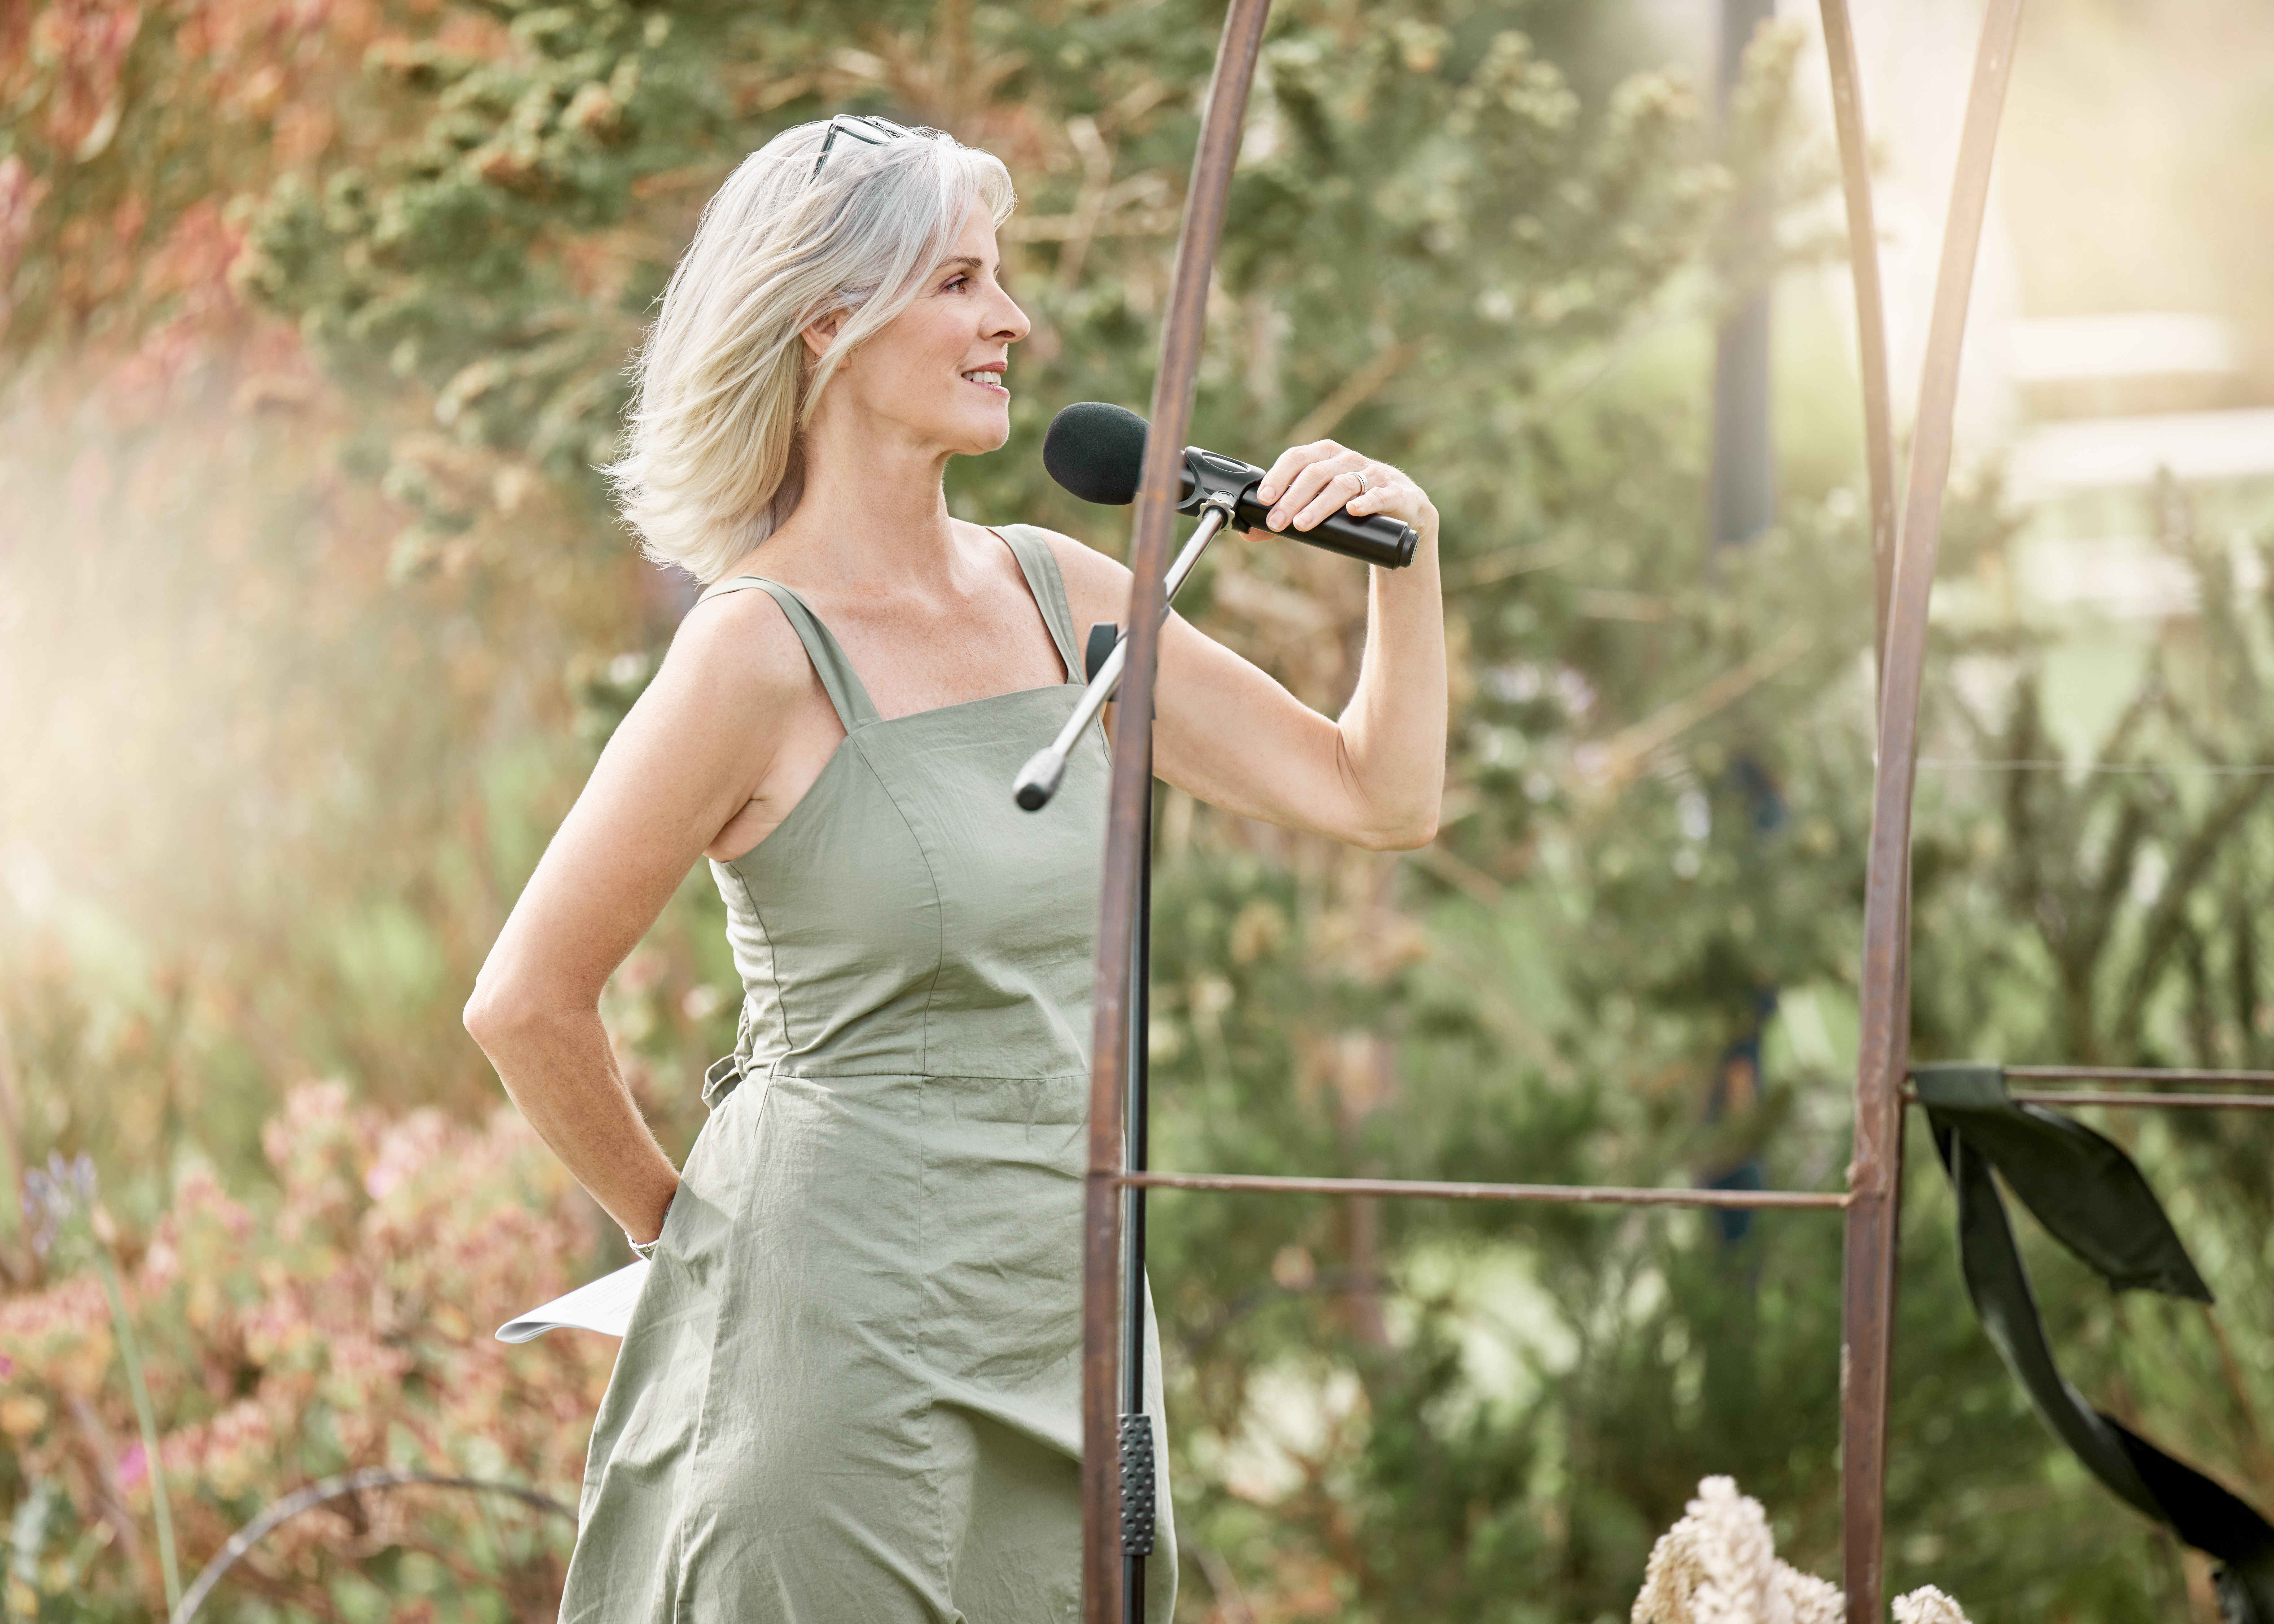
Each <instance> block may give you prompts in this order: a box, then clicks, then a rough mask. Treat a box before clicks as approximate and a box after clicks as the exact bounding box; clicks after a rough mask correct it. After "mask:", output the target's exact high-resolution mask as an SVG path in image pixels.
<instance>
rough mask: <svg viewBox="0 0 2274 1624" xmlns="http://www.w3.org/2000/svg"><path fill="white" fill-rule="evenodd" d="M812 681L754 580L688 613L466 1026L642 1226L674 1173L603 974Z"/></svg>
mask: <svg viewBox="0 0 2274 1624" xmlns="http://www.w3.org/2000/svg"><path fill="white" fill-rule="evenodd" d="M813 682H814V678H813V674H812V668H811V667H810V665H808V663H807V661H806V658H805V655H804V652H803V650H802V649H801V648H800V647H799V645H798V642H797V639H796V636H795V635H794V633H792V632H791V631H790V629H789V628H788V626H787V623H786V622H785V621H784V620H782V618H781V615H780V613H779V611H778V610H776V609H775V608H774V606H773V605H772V601H771V600H767V599H765V597H764V594H763V593H758V592H742V593H736V594H734V595H731V596H728V597H724V598H717V599H714V600H712V602H711V603H709V604H707V605H704V606H703V607H702V608H701V609H699V610H698V611H697V612H696V613H693V614H690V615H689V617H688V620H687V622H686V623H685V625H683V626H682V627H681V629H680V633H679V635H678V636H677V637H676V638H675V639H674V641H673V643H672V646H671V651H670V653H669V654H668V656H666V658H665V660H664V663H663V668H662V670H661V671H659V672H658V673H656V678H655V680H654V681H653V682H652V683H651V684H650V685H649V686H648V689H647V691H646V692H645V693H644V694H643V695H640V698H639V702H638V703H636V704H635V705H634V706H633V707H632V709H631V711H630V714H629V715H628V716H626V717H625V718H624V720H623V723H622V725H621V726H619V727H618V728H617V729H616V732H615V735H614V738H612V739H611V740H610V741H608V747H607V748H606V750H604V751H603V752H602V753H601V756H600V760H599V764H598V765H597V766H596V767H594V768H593V770H592V776H591V780H590V781H589V782H587V783H586V785H585V786H584V793H582V794H581V795H579V796H578V797H577V798H576V806H575V807H574V808H571V809H570V811H569V816H568V818H567V820H566V821H565V822H563V823H562V824H561V830H560V832H559V833H557V834H556V835H554V836H553V843H552V845H551V846H548V847H546V853H545V856H544V858H543V860H542V861H539V862H538V866H537V872H536V873H535V874H534V875H533V876H531V878H530V882H529V884H528V886H527V887H526V888H525V889H524V890H523V891H522V893H521V897H520V899H519V900H518V901H517V902H516V903H515V904H514V909H513V914H512V916H511V917H510V918H508V920H507V921H506V924H505V929H504V930H503V931H502V932H501V933H500V934H499V936H498V939H497V944H496V945H495V946H493V948H491V950H490V955H489V959H488V960H487V962H486V963H485V964H484V965H483V966H482V971H481V974H480V976H479V977H478V979H477V980H476V981H475V983H474V991H473V996H472V997H471V998H470V999H469V1000H468V1001H467V1004H466V1015H465V1019H466V1030H467V1031H469V1032H470V1033H471V1034H473V1036H474V1041H476V1042H478V1043H479V1044H480V1045H481V1046H482V1049H483V1052H484V1053H486V1054H487V1055H488V1056H489V1057H490V1061H491V1064H493V1065H495V1066H496V1068H497V1072H498V1076H499V1078H500V1079H501V1080H502V1081H503V1082H504V1084H505V1087H506V1092H507V1093H508V1094H510V1095H511V1096H512V1097H513V1101H514V1103H515V1104H516V1106H518V1107H519V1108H520V1109H521V1112H522V1114H523V1116H526V1117H527V1118H528V1119H529V1121H530V1124H531V1126H532V1127H534V1128H535V1129H536V1130H537V1132H538V1137H540V1138H541V1139H544V1140H545V1142H546V1144H547V1145H548V1146H550V1147H552V1148H553V1154H555V1155H557V1156H559V1157H560V1158H561V1162H563V1163H564V1164H566V1166H567V1167H568V1169H569V1172H570V1173H571V1174H572V1175H574V1176H575V1177H576V1181H577V1182H578V1183H579V1184H583V1185H584V1188H585V1189H586V1190H588V1191H590V1192H591V1193H592V1196H593V1199H596V1200H598V1201H599V1203H600V1205H601V1206H602V1207H606V1209H607V1211H608V1214H609V1215H610V1216H611V1217H613V1218H614V1219H615V1221H616V1222H618V1223H620V1224H621V1225H622V1226H623V1228H624V1231H625V1233H626V1234H628V1235H629V1236H630V1237H633V1238H634V1239H636V1240H640V1241H646V1240H651V1239H652V1238H654V1237H655V1236H656V1235H657V1234H658V1233H659V1231H660V1230H661V1229H662V1227H663V1214H664V1209H665V1208H666V1207H668V1206H669V1205H670V1204H671V1198H672V1195H673V1193H674V1192H675V1191H676V1190H677V1189H678V1187H679V1176H678V1173H677V1172H676V1171H675V1170H674V1169H673V1167H672V1165H671V1162H670V1159H669V1158H668V1157H666V1155H665V1154H663V1151H662V1149H661V1147H659V1146H658V1145H657V1143H656V1141H655V1136H654V1135H653V1134H652V1133H651V1132H649V1130H648V1126H647V1124H646V1122H645V1121H644V1119H643V1118H642V1117H641V1116H640V1113H639V1108H638V1106H637V1105H636V1103H635V1102H634V1101H633V1099H632V1096H631V1091H630V1089H629V1087H627V1086H626V1085H625V1083H624V1079H623V1077H622V1075H621V1072H619V1071H618V1070H617V1068H616V1063H615V1056H614V1052H613V1050H612V1049H611V1048H610V1046H609V1042H608V1034H607V1033H606V1030H605V1029H604V1028H603V1027H602V1026H601V1024H600V1012H599V1001H600V992H601V989H603V988H604V987H605V986H606V984H607V980H608V977H609V976H611V975H612V974H614V973H615V969H616V966H618V965H620V964H621V963H622V962H623V961H624V959H625V956H626V955H628V954H629V952H630V951H632V949H633V948H634V947H636V945H638V943H639V940H640V938H641V937H642V936H644V935H646V934H647V930H648V928H649V927H650V926H651V925H652V924H654V922H655V920H656V916H657V915H658V914H660V913H662V911H663V907H664V904H665V903H666V902H667V901H669V900H670V898H671V895H672V893H673V892H674V891H676V890H677V889H678V887H679V883H680V882H681V880H683V879H685V878H686V877H687V871H688V869H689V868H692V867H693V866H694V864H695V861H696V860H697V858H698V857H699V856H701V855H702V853H703V851H704V847H705V846H709V845H711V844H712V841H713V840H714V839H715V838H718V836H719V831H721V830H722V829H724V828H725V827H726V826H727V823H729V822H730V821H731V820H733V819H734V817H735V816H737V815H738V814H740V813H742V810H743V808H745V807H746V806H748V805H749V802H750V801H751V800H752V798H753V796H754V795H755V794H756V793H757V788H758V786H759V784H760V782H761V781H762V780H763V778H764V775H765V771H766V770H767V768H768V765H769V763H770V750H769V748H768V741H778V740H779V738H780V737H781V736H782V733H783V731H784V726H785V723H786V721H787V718H789V717H790V715H791V714H792V711H793V708H794V706H796V705H797V704H798V703H799V702H800V701H802V700H806V699H807V698H808V690H809V688H811V686H812V685H813Z"/></svg>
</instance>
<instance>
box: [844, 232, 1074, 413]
mask: <svg viewBox="0 0 2274 1624" xmlns="http://www.w3.org/2000/svg"><path fill="white" fill-rule="evenodd" d="M1000 264H1001V258H1000V256H999V255H998V253H997V252H996V247H995V226H994V222H992V221H991V220H990V218H989V217H988V215H987V214H986V212H985V211H984V210H982V209H979V208H974V209H973V210H972V211H971V212H970V214H968V215H966V216H965V218H964V222H963V229H962V230H961V231H960V233H959V234H958V235H957V237H956V239H955V242H954V244H953V246H951V247H950V248H949V249H948V251H947V253H946V255H945V257H944V258H943V259H941V260H940V262H939V263H938V264H937V265H936V266H935V267H932V270H931V274H930V278H929V280H928V281H927V282H926V283H925V286H924V288H923V290H922V292H920V293H919V294H917V295H916V298H915V303H914V304H913V305H909V306H908V307H907V309H906V310H905V311H902V312H900V315H898V316H896V317H894V318H893V319H892V321H891V322H889V323H888V324H886V325H885V327H881V328H879V329H878V330H877V333H876V335H874V336H873V337H871V338H870V339H869V340H868V341H867V342H864V343H862V345H861V346H860V347H859V348H858V349H856V350H855V351H854V352H853V353H852V354H851V355H849V356H847V357H846V358H845V361H844V363H843V364H842V365H841V366H840V368H839V370H838V373H837V376H836V377H835V378H834V379H832V380H831V381H830V384H829V390H828V393H829V395H837V394H838V392H839V391H840V390H842V391H843V392H844V398H843V399H842V400H841V401H840V402H830V401H828V400H827V398H826V397H825V400H824V404H823V408H822V410H824V411H828V410H830V408H831V406H832V404H833V405H837V406H838V407H839V408H840V410H841V409H842V408H844V407H855V408H856V409H857V412H858V416H859V417H861V418H865V419H866V422H865V423H864V424H863V425H862V426H863V428H864V429H865V430H866V431H867V432H878V431H882V432H885V433H887V434H890V433H892V431H894V430H898V431H899V434H898V435H896V436H894V437H895V438H900V437H905V439H906V440H907V441H908V442H909V443H912V444H915V445H918V446H922V447H924V448H926V449H930V450H940V451H946V452H950V453H953V454H955V455H964V456H969V455H976V454H978V453H980V452H984V451H993V450H995V449H996V448H997V447H999V446H1001V445H1002V444H1003V442H1004V441H1005V440H1008V439H1009V438H1010V437H1011V391H1010V390H1009V388H1008V387H1005V381H1004V380H1005V365H1006V364H1007V362H1008V359H1009V356H1010V351H1011V346H1012V345H1013V344H1015V343H1017V342H1019V341H1020V339H1022V338H1024V337H1026V335H1027V331H1028V327H1029V326H1030V325H1031V324H1029V323H1028V320H1027V317H1026V313H1025V312H1022V311H1021V310H1020V308H1019V307H1018V306H1017V305H1014V304H1013V303H1012V301H1011V296H1010V295H1009V294H1007V293H1005V292H1004V291H1003V285H1002V283H1001V282H998V281H997V280H996V272H997V270H998V267H999V266H1000Z"/></svg>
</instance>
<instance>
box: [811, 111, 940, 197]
mask: <svg viewBox="0 0 2274 1624" xmlns="http://www.w3.org/2000/svg"><path fill="white" fill-rule="evenodd" d="M914 134H915V131H913V130H911V129H909V128H908V127H907V125H906V124H894V123H893V122H892V120H891V119H889V118H878V117H876V116H875V115H874V114H870V113H840V114H838V115H837V117H834V118H832V119H831V120H830V121H829V133H828V134H827V135H826V136H825V137H823V138H822V142H821V153H820V155H819V156H818V157H817V158H815V159H814V161H813V173H812V174H810V175H809V176H807V177H805V178H806V180H807V182H808V183H809V184H810V183H811V182H813V181H816V180H818V179H819V178H820V177H821V166H822V165H823V164H825V163H826V162H829V149H830V148H831V147H834V146H835V145H837V138H838V137H839V136H840V135H842V136H845V137H847V138H848V139H852V140H855V141H859V142H860V143H861V144H862V146H864V147H882V146H884V145H885V143H886V142H887V141H897V140H899V139H900V138H901V137H902V136H904V135H914Z"/></svg>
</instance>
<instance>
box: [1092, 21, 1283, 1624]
mask: <svg viewBox="0 0 2274 1624" xmlns="http://www.w3.org/2000/svg"><path fill="white" fill-rule="evenodd" d="M1270 11H1271V0H1231V5H1230V7H1229V8H1228V9H1227V10H1226V11H1225V13H1224V36H1223V39H1222V40H1221V41H1219V42H1218V44H1217V47H1216V71H1215V74H1214V76H1213V78H1212V79H1210V81H1209V93H1208V102H1207V104H1206V109H1205V110H1204V111H1203V112H1202V114H1201V136H1200V150H1199V151H1198V152H1197V153H1196V154H1194V155H1193V178H1192V184H1191V186H1190V188H1189V189H1188V190H1187V191H1186V194H1185V217H1184V225H1183V229H1181V231H1180V232H1179V233H1178V238H1177V258H1176V268H1175V270H1174V271H1173V272H1172V273H1171V277H1170V282H1169V308H1168V318H1167V320H1166V321H1164V322H1163V326H1162V332H1161V361H1160V365H1159V367H1158V368H1157V369H1156V372H1154V376H1153V402H1152V408H1151V410H1150V411H1149V412H1148V414H1147V416H1148V418H1149V419H1150V421H1151V423H1152V432H1151V433H1150V434H1149V435H1148V436H1147V439H1146V444H1145V465H1144V472H1143V474H1142V476H1141V480H1140V482H1139V485H1138V487H1137V523H1136V534H1135V537H1134V538H1133V541H1132V543H1131V545H1130V552H1129V568H1130V571H1131V576H1130V586H1129V612H1128V614H1127V615H1126V618H1125V619H1124V620H1123V621H1122V624H1124V625H1125V626H1126V627H1128V628H1129V636H1128V643H1127V644H1126V647H1127V650H1128V652H1127V654H1126V665H1125V667H1124V671H1123V676H1122V686H1121V693H1120V703H1118V704H1117V705H1116V706H1115V707H1114V709H1115V711H1116V715H1115V718H1114V728H1113V781H1112V787H1111V791H1110V793H1109V797H1108V801H1107V808H1106V825H1105V883H1104V896H1103V900H1102V904H1101V906H1100V908H1099V910H1098V928H1097V980H1096V990H1095V995H1094V996H1095V998H1096V1004H1095V1021H1094V1025H1093V1027H1092V1030H1091V1041H1090V1079H1089V1166H1088V1177H1087V1179H1086V1180H1085V1181H1084V1188H1083V1192H1082V1294H1081V1503H1082V1504H1081V1508H1082V1535H1081V1608H1082V1619H1083V1620H1084V1624H1112V1620H1113V1617H1114V1614H1115V1613H1116V1612H1117V1611H1118V1608H1117V1606H1116V1603H1117V1601H1118V1594H1117V1592H1118V1590H1119V1589H1120V1581H1121V1571H1122V1567H1121V1560H1122V1553H1121V1478H1120V1462H1119V1458H1118V1457H1119V1450H1120V1429H1119V1425H1118V1410H1116V1407H1115V1405H1116V1395H1117V1393H1118V1382H1117V1380H1116V1377H1117V1376H1118V1363H1119V1353H1120V1348H1119V1342H1120V1336H1119V1330H1120V1306H1121V1305H1120V1304H1119V1302H1118V1297H1119V1295H1120V1293H1119V1292H1118V1290H1117V1289H1116V1288H1117V1287H1118V1285H1119V1283H1120V1271H1121V1257H1120V1251H1121V1199H1122V1196H1121V1182H1120V1181H1121V1177H1122V1174H1123V1172H1124V1169H1123V1166H1122V1111H1123V1103H1124V1101H1123V1096H1124V1093H1125V1090H1126V1088H1127V1086H1128V1080H1129V1079H1128V1069H1129V1043H1128V1037H1129V1018H1130V1004H1129V993H1130V973H1131V969H1132V966H1133V965H1134V963H1135V951H1134V944H1135V940H1136V925H1137V922H1138V921H1137V917H1136V913H1137V907H1138V869H1139V865H1140V861H1141V857H1142V853H1141V852H1140V850H1139V847H1140V846H1141V843H1142V842H1143V841H1144V840H1145V839H1146V838H1147V833H1148V827H1149V819H1148V817H1147V816H1146V815H1147V812H1148V808H1150V807H1151V805H1152V796H1153V738H1152V734H1153V677H1154V673H1155V670H1156V665H1157V664H1158V659H1159V655H1160V643H1161V610H1162V607H1163V603H1164V601H1165V598H1164V588H1163V581H1162V571H1163V568H1164V567H1165V566H1166V565H1167V563H1168V560H1169V539H1170V536H1171V531H1172V530H1174V529H1175V526H1176V520H1177V496H1178V466H1179V463H1180V462H1181V460H1182V457H1183V455H1184V445H1185V431H1186V429H1187V428H1188V427H1189V426H1191V423H1192V409H1193V387H1194V385H1195V383H1196V381H1197V380H1198V378H1199V374H1200V360H1201V329H1202V327H1203V325H1204V322H1205V320H1206V317H1207V313H1208V291H1209V273H1210V271H1211V269H1212V268H1213V267H1214V265H1215V263H1216V242H1217V240H1218V238H1219V237H1222V235H1223V232H1224V207H1225V204H1226V203H1227V202H1228V200H1229V199H1230V196H1231V169H1232V165H1233V163H1234V162H1235V161H1236V160H1237V159H1238V158H1239V138H1240V126H1241V123H1242V120H1243V118H1244V116H1245V115H1246V110H1247V91H1248V86H1250V85H1251V84H1252V83H1253V82H1254V78H1255V64H1256V59H1257V57H1258V56H1259V55H1260V54H1261V50H1262V48H1263V25H1264V22H1265V20H1266V19H1267V18H1268V17H1269V14H1270ZM1131 1289H1132V1294H1133V1295H1134V1292H1135V1289H1136V1282H1132V1287H1131Z"/></svg>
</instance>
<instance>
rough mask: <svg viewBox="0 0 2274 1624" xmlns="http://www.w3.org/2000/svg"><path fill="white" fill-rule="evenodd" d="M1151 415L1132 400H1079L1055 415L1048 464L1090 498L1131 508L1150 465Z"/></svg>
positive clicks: (1046, 446)
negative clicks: (1139, 411)
mask: <svg viewBox="0 0 2274 1624" xmlns="http://www.w3.org/2000/svg"><path fill="white" fill-rule="evenodd" d="M1146 426H1147V425H1146V422H1145V419H1144V418H1142V417H1139V416H1138V415H1137V414H1136V413H1135V412H1133V411H1131V410H1129V409H1128V408H1127V407H1126V406H1113V405H1109V404H1108V403H1107V402H1103V401H1078V402H1075V403H1074V404H1073V405H1071V406H1067V407H1065V408H1063V409H1061V410H1059V412H1058V416H1057V417H1052V418H1051V419H1050V432H1049V433H1047V434H1045V435H1043V467H1044V468H1046V469H1048V470H1050V477H1051V478H1053V479H1055V480H1057V481H1058V483H1059V484H1060V485H1064V486H1065V488H1066V489H1067V490H1069V491H1071V492H1073V493H1074V494H1075V495H1076V496H1079V497H1080V498H1081V500H1084V501H1086V502H1098V503H1102V504H1103V505H1104V506H1106V507H1108V508H1126V507H1127V506H1128V505H1129V504H1130V503H1131V502H1133V501H1135V500H1137V482H1138V481H1139V480H1140V479H1141V478H1143V477H1144V471H1145V431H1146Z"/></svg>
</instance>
